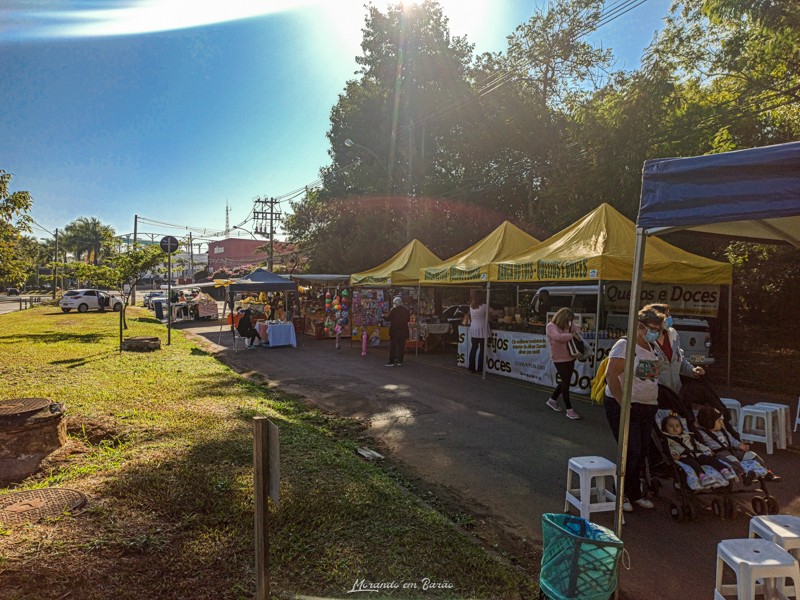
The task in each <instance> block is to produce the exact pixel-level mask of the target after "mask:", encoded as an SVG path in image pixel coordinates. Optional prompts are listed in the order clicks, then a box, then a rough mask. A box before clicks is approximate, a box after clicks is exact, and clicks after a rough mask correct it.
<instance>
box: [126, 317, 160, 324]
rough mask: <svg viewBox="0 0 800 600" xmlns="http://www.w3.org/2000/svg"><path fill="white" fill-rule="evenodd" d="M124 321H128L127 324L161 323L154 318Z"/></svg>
mask: <svg viewBox="0 0 800 600" xmlns="http://www.w3.org/2000/svg"><path fill="white" fill-rule="evenodd" d="M125 320H126V321H128V323H161V321H159V320H158V319H156V318H155V317H133V318H131V317H126V318H125Z"/></svg>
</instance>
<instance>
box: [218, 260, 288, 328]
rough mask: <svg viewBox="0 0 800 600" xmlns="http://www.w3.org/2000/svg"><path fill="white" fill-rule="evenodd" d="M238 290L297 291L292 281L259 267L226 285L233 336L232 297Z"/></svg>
mask: <svg viewBox="0 0 800 600" xmlns="http://www.w3.org/2000/svg"><path fill="white" fill-rule="evenodd" d="M240 292H295V293H296V292H297V284H296V283H295V282H294V281H291V280H289V279H287V278H286V277H282V276H281V275H277V274H275V273H273V272H272V271H268V270H267V269H264V268H263V267H259V268H258V269H256V270H255V271H253V272H252V273H249V274H248V275H245V276H244V277H242V278H241V279H237V280H235V281H233V282H232V283H231V284H230V285H228V307H229V308H230V311H231V337H232V338H235V333H234V330H235V325H234V319H233V304H234V298H235V296H236V294H237V293H240Z"/></svg>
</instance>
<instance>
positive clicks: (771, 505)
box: [765, 496, 781, 515]
mask: <svg viewBox="0 0 800 600" xmlns="http://www.w3.org/2000/svg"><path fill="white" fill-rule="evenodd" d="M765 500H766V501H767V514H770V515H777V514H778V513H779V512H781V505H780V504H779V503H778V500H777V499H776V498H775V497H774V496H767V497H766V498H765Z"/></svg>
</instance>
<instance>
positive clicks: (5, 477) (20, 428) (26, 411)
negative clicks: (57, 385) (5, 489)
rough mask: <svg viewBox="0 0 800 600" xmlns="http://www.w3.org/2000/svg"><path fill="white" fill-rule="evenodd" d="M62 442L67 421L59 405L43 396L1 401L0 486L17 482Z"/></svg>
mask: <svg viewBox="0 0 800 600" xmlns="http://www.w3.org/2000/svg"><path fill="white" fill-rule="evenodd" d="M42 405H44V406H42ZM31 408H32V410H31ZM66 443H67V423H66V421H65V420H64V413H63V407H62V405H61V404H55V403H52V402H50V401H49V400H46V399H44V398H11V399H8V400H3V401H2V402H0V485H8V484H9V483H17V482H19V481H22V480H23V479H25V478H26V477H28V476H29V475H32V474H33V473H35V472H36V470H37V469H38V468H39V464H40V463H41V462H42V460H43V459H44V458H45V457H46V456H47V455H48V454H50V453H51V452H53V451H55V450H58V449H59V448H60V447H61V446H63V445H64V444H66Z"/></svg>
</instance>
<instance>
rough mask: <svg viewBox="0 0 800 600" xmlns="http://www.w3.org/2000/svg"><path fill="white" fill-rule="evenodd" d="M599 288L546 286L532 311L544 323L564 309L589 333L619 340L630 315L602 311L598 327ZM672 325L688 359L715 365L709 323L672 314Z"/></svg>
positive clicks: (537, 294)
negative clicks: (594, 332) (598, 332)
mask: <svg viewBox="0 0 800 600" xmlns="http://www.w3.org/2000/svg"><path fill="white" fill-rule="evenodd" d="M598 287H599V286H597V285H558V286H545V287H541V288H539V289H538V290H536V293H535V294H534V296H533V299H532V300H531V305H530V310H531V312H533V313H534V314H536V315H538V316H539V317H540V318H541V319H542V320H544V321H549V320H550V317H552V315H553V314H554V313H555V312H556V311H557V310H558V309H559V308H562V307H567V308H569V309H571V310H572V312H573V313H575V317H576V322H577V323H578V325H580V326H581V327H583V329H584V330H585V331H587V332H593V331H595V330H596V329H599V330H600V332H601V336H602V337H606V338H612V339H613V338H618V337H621V336H623V335H625V332H626V331H627V328H628V315H627V314H625V313H614V312H605V311H604V312H603V313H601V314H600V327H599V328H596V327H595V325H596V324H595V319H596V318H597V300H598ZM672 326H673V327H674V328H675V330H676V331H677V332H678V335H679V336H680V340H681V348H682V349H683V352H684V354H685V356H686V358H687V359H688V360H689V362H691V363H692V364H695V365H712V364H714V362H715V360H714V358H712V357H711V356H710V353H709V352H710V350H711V333H710V328H709V325H708V321H707V320H706V319H703V318H697V317H684V316H679V315H676V314H673V315H672Z"/></svg>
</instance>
